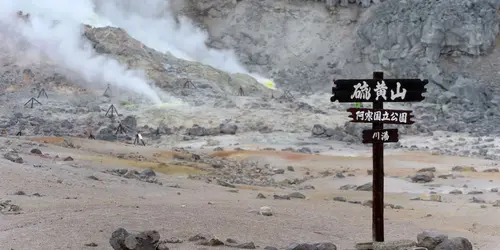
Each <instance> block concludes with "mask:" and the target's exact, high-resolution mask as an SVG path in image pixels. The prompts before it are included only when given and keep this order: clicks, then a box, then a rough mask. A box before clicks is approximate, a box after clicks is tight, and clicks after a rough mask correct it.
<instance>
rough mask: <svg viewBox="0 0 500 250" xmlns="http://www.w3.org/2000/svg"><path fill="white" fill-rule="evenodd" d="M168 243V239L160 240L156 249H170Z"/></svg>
mask: <svg viewBox="0 0 500 250" xmlns="http://www.w3.org/2000/svg"><path fill="white" fill-rule="evenodd" d="M167 243H168V242H166V241H163V240H162V241H160V242H158V244H157V245H156V249H155V250H170V249H169V248H168V246H167Z"/></svg>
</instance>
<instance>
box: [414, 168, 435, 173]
mask: <svg viewBox="0 0 500 250" xmlns="http://www.w3.org/2000/svg"><path fill="white" fill-rule="evenodd" d="M417 172H418V173H425V172H432V173H434V172H436V167H430V168H421V169H419V170H418V171H417Z"/></svg>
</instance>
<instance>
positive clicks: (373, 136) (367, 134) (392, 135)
mask: <svg viewBox="0 0 500 250" xmlns="http://www.w3.org/2000/svg"><path fill="white" fill-rule="evenodd" d="M398 141H399V134H398V130H397V129H380V130H373V129H370V130H363V143H387V142H398Z"/></svg>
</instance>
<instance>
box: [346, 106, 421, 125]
mask: <svg viewBox="0 0 500 250" xmlns="http://www.w3.org/2000/svg"><path fill="white" fill-rule="evenodd" d="M347 112H351V115H350V116H349V117H350V118H352V120H351V121H350V122H361V123H374V122H381V123H385V124H406V125H409V124H413V123H415V122H414V121H412V120H410V119H411V118H413V115H412V111H411V110H394V109H368V108H350V109H348V110H347Z"/></svg>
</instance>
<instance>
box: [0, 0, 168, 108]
mask: <svg viewBox="0 0 500 250" xmlns="http://www.w3.org/2000/svg"><path fill="white" fill-rule="evenodd" d="M93 8H94V6H93V4H92V2H91V1H88V0H72V1H65V0H43V1H32V0H3V1H0V27H1V28H0V38H2V39H1V40H3V41H5V40H6V38H8V37H18V38H19V39H20V40H23V41H26V42H28V43H29V44H30V45H31V46H32V47H34V48H35V49H37V50H38V51H39V52H41V53H42V54H44V55H45V56H47V57H48V58H50V59H51V60H52V61H53V62H55V63H56V64H57V65H58V67H61V68H62V69H66V70H69V71H72V72H74V73H77V74H78V75H79V76H80V77H82V78H83V79H84V80H85V81H87V82H88V83H94V84H95V83H99V84H102V85H105V84H108V83H109V84H112V85H114V86H116V87H118V88H122V89H126V90H129V91H133V92H136V93H139V94H143V95H145V96H146V97H148V98H149V99H150V100H151V101H152V102H154V103H161V100H160V98H159V96H158V94H157V92H156V91H157V90H156V91H155V90H153V88H152V87H151V86H150V85H149V84H148V82H147V80H145V79H146V78H145V77H144V76H143V75H142V74H141V72H138V71H132V70H127V68H126V67H125V66H124V65H121V64H120V63H119V62H118V61H116V60H114V59H112V58H109V57H105V56H102V55H97V54H96V53H95V52H94V50H93V48H92V46H91V45H90V44H89V43H88V42H87V41H85V40H84V39H82V26H81V23H82V22H83V21H85V20H86V19H88V18H89V17H91V16H92V13H93ZM17 11H23V12H25V13H30V15H31V16H30V22H28V23H26V22H23V21H21V20H20V19H19V18H18V17H17V16H16V13H17ZM54 20H58V21H59V23H58V24H57V25H55V24H54ZM13 53H15V51H13Z"/></svg>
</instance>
